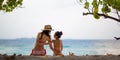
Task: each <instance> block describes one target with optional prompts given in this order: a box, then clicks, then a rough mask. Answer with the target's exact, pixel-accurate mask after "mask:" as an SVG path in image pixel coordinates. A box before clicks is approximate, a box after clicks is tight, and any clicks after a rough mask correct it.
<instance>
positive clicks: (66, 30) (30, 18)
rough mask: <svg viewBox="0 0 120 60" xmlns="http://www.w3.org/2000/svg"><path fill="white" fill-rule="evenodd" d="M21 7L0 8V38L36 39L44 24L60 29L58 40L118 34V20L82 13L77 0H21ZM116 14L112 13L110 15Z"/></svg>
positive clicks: (103, 37)
mask: <svg viewBox="0 0 120 60" xmlns="http://www.w3.org/2000/svg"><path fill="white" fill-rule="evenodd" d="M22 7H23V8H16V9H15V10H14V11H13V12H10V13H5V12H3V11H0V39H14V38H36V36H37V33H38V32H41V31H42V30H41V29H43V28H44V25H46V24H50V25H51V26H52V28H53V29H54V31H52V32H51V36H52V38H53V34H54V33H55V32H56V31H62V32H63V36H62V37H61V38H62V39H113V37H115V36H116V37H119V36H120V23H118V22H116V21H113V20H111V19H104V18H103V17H101V18H100V19H99V20H96V19H94V17H93V16H91V15H88V16H83V15H82V13H83V12H86V10H85V9H84V8H83V5H82V4H80V3H79V2H78V1H77V0H24V1H23V5H22ZM114 16H116V15H114Z"/></svg>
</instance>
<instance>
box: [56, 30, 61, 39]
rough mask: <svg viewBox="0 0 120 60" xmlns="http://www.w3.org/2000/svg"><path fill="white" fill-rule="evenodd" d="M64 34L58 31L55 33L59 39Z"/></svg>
mask: <svg viewBox="0 0 120 60" xmlns="http://www.w3.org/2000/svg"><path fill="white" fill-rule="evenodd" d="M62 34H63V33H62V31H56V32H55V35H56V36H57V37H58V38H60V37H61V35H62Z"/></svg>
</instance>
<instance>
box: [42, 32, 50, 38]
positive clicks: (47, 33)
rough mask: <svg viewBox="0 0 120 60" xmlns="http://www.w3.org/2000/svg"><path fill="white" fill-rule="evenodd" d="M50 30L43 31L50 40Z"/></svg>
mask: <svg viewBox="0 0 120 60" xmlns="http://www.w3.org/2000/svg"><path fill="white" fill-rule="evenodd" d="M49 32H50V31H49V30H43V31H42V34H45V35H47V36H48V37H49V38H50V34H49Z"/></svg>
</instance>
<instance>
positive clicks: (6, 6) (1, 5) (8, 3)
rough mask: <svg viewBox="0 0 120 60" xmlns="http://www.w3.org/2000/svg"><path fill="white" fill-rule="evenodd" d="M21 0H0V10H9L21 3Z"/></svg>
mask: <svg viewBox="0 0 120 60" xmlns="http://www.w3.org/2000/svg"><path fill="white" fill-rule="evenodd" d="M22 2H23V0H0V11H5V12H11V11H13V10H14V9H15V8H17V7H20V6H21V5H22Z"/></svg>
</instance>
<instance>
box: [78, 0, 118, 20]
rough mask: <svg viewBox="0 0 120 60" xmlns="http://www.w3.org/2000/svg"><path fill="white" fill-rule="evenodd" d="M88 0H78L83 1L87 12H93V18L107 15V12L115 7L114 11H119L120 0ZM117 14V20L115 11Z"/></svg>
mask: <svg viewBox="0 0 120 60" xmlns="http://www.w3.org/2000/svg"><path fill="white" fill-rule="evenodd" d="M83 1H85V2H83ZM88 1H89V0H88ZM88 1H87V0H80V2H81V3H84V8H85V9H87V10H88V12H89V13H93V16H94V18H96V19H99V18H100V16H106V17H107V16H109V15H108V13H110V12H111V9H115V10H116V11H118V12H120V0H93V1H89V2H88ZM100 6H101V7H100ZM90 9H91V11H90ZM100 11H101V12H102V15H100ZM86 15H87V14H86ZM117 15H118V16H119V19H118V20H120V15H119V13H117ZM116 20H117V19H116Z"/></svg>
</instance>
